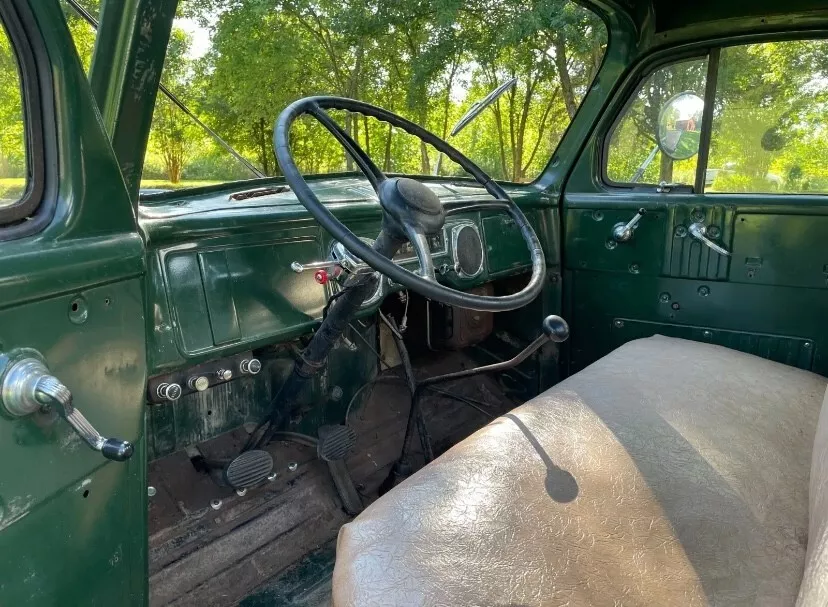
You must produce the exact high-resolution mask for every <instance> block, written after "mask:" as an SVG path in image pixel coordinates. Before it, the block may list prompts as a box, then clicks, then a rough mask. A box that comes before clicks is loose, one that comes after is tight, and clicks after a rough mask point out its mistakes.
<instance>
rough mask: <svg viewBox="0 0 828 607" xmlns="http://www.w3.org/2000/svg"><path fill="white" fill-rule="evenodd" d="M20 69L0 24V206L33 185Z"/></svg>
mask: <svg viewBox="0 0 828 607" xmlns="http://www.w3.org/2000/svg"><path fill="white" fill-rule="evenodd" d="M23 118H24V112H23V93H22V89H21V77H20V68H19V65H18V62H17V56H16V55H15V52H14V48H13V47H12V43H11V40H10V39H9V36H8V33H7V32H6V29H5V27H4V26H3V25H2V24H0V209H2V208H8V207H12V206H14V205H15V204H16V203H18V202H19V201H20V200H21V199H22V198H23V196H24V194H25V193H26V190H27V188H28V185H29V181H30V179H29V158H28V154H27V151H26V129H25V125H24V121H23Z"/></svg>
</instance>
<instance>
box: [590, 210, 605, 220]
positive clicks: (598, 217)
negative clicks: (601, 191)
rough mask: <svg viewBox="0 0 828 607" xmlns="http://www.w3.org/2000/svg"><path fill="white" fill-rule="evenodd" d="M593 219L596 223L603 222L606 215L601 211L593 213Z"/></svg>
mask: <svg viewBox="0 0 828 607" xmlns="http://www.w3.org/2000/svg"><path fill="white" fill-rule="evenodd" d="M592 218H593V219H594V220H595V221H601V220H603V219H604V214H603V213H602V212H601V211H593V212H592Z"/></svg>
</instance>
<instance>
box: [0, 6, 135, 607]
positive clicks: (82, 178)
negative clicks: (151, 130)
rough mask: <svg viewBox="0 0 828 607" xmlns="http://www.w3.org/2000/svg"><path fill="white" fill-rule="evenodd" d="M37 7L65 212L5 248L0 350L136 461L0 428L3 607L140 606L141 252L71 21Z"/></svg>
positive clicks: (55, 193)
mask: <svg viewBox="0 0 828 607" xmlns="http://www.w3.org/2000/svg"><path fill="white" fill-rule="evenodd" d="M28 7H29V10H31V12H32V15H33V19H34V24H35V30H36V31H35V30H32V31H31V32H30V34H31V35H32V36H33V38H37V39H38V44H39V45H42V47H43V53H42V54H41V55H39V58H38V61H39V62H40V64H39V66H40V68H41V69H42V74H41V75H42V80H41V84H42V86H43V87H44V88H43V91H44V92H45V94H44V98H45V99H46V102H47V106H48V107H49V108H54V110H55V113H54V123H53V124H52V125H50V128H53V131H52V132H51V139H50V142H51V143H52V144H54V143H56V144H57V145H56V146H53V147H51V148H50V149H52V150H59V152H60V154H59V156H58V157H54V156H52V157H49V158H48V160H47V163H48V164H47V166H48V167H49V168H48V170H47V172H48V175H49V177H48V181H47V184H46V194H45V196H46V197H48V198H51V199H52V200H54V201H56V211H55V215H54V218H53V220H52V222H51V223H50V224H49V225H48V226H47V227H46V228H45V229H44V230H43V231H42V232H40V233H38V234H36V235H33V236H29V237H26V238H22V239H19V240H14V241H8V242H3V243H0V252H1V254H2V258H3V264H2V267H0V301H2V305H1V306H0V349H2V351H5V352H7V351H9V350H12V349H14V348H23V347H26V348H35V349H36V350H38V351H39V352H40V353H41V354H42V355H43V356H44V357H45V359H46V361H47V363H48V365H49V367H50V369H51V371H52V372H53V373H54V374H55V375H56V376H57V377H59V378H60V380H61V381H62V382H63V383H65V384H66V385H67V386H68V387H69V388H70V389H71V390H72V392H73V394H74V397H75V398H74V402H75V405H76V406H77V407H78V408H79V409H80V410H81V411H82V412H83V413H84V415H85V416H86V417H87V418H88V419H89V421H90V422H91V423H92V424H93V425H94V426H95V427H96V428H97V429H98V430H100V431H101V432H102V433H104V434H107V435H110V436H117V437H119V438H124V439H127V440H130V441H133V442H134V443H135V445H136V449H135V455H134V456H133V458H132V459H131V460H130V461H128V462H126V463H116V462H109V461H107V460H105V459H104V458H103V457H102V456H101V455H100V454H99V453H96V452H93V451H92V450H90V449H89V448H88V447H86V446H85V445H84V444H82V443H81V441H80V439H79V438H78V437H77V436H76V435H75V434H74V433H73V432H72V431H71V430H70V429H69V427H68V425H67V424H65V422H63V421H62V420H59V419H52V418H50V417H48V416H44V415H38V416H33V417H28V418H22V419H15V420H12V419H10V418H6V417H0V457H2V460H3V461H4V462H5V463H6V464H5V468H4V471H3V474H2V475H0V571H2V572H3V574H2V576H0V604H3V605H47V604H57V603H61V604H67V605H105V604H106V605H109V604H113V603H114V604H119V605H128V604H136V605H140V604H143V603H144V602H145V601H146V596H147V588H146V586H147V582H146V558H147V554H146V451H145V445H144V439H143V414H142V412H143V392H144V386H145V382H146V351H145V343H146V339H145V322H144V307H143V279H142V275H143V273H144V248H143V242H142V240H141V238H140V237H139V235H138V233H137V228H136V224H135V220H134V215H133V209H132V206H131V204H130V200H129V197H128V195H127V192H126V189H125V188H124V182H123V179H122V178H121V174H120V171H119V169H118V164H117V162H116V160H115V157H114V155H113V153H112V149H111V146H110V144H109V140H108V138H107V136H106V133H105V131H104V130H103V128H102V127H101V123H100V117H99V115H98V113H97V111H96V109H95V104H94V100H93V97H92V94H91V91H90V89H89V85H88V82H87V81H86V78H85V75H84V73H83V70H82V68H81V66H80V64H79V62H78V60H77V56H76V53H75V50H74V45H73V42H72V40H71V38H70V34H69V31H68V29H67V28H66V24H65V21H64V18H63V14H62V12H61V10H60V7H59V5H58V3H57V2H30V3H29V4H28ZM37 32H40V33H39V34H38V33H37ZM50 153H51V152H50ZM73 308H76V310H83V309H85V310H86V315H85V319H82V318H81V317H82V316H83V315H80V314H78V313H77V312H76V310H75V309H73Z"/></svg>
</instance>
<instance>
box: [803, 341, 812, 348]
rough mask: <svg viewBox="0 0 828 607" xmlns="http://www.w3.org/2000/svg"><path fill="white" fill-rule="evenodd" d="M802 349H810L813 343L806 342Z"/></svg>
mask: <svg viewBox="0 0 828 607" xmlns="http://www.w3.org/2000/svg"><path fill="white" fill-rule="evenodd" d="M802 347H803V348H810V347H811V342H809V341H806V342H805V343H804V344H802Z"/></svg>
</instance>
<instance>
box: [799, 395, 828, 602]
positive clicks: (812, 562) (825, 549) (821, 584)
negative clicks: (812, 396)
mask: <svg viewBox="0 0 828 607" xmlns="http://www.w3.org/2000/svg"><path fill="white" fill-rule="evenodd" d="M808 508H809V511H808V552H807V554H806V556H805V573H804V574H803V576H802V584H801V585H800V587H799V597H798V598H797V601H796V606H797V607H824V606H825V605H828V391H826V393H825V399H824V400H823V401H822V411H821V412H820V414H819V421H818V422H817V430H816V436H815V437H814V452H813V456H812V459H811V480H810V489H809V506H808Z"/></svg>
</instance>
